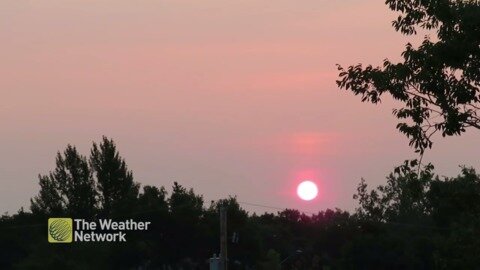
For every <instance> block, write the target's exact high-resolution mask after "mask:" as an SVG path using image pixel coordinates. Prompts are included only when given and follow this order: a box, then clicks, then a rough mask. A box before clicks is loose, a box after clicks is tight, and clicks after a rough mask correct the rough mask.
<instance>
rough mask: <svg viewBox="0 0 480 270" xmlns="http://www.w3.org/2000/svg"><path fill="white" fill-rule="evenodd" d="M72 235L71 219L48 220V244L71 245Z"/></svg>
mask: <svg viewBox="0 0 480 270" xmlns="http://www.w3.org/2000/svg"><path fill="white" fill-rule="evenodd" d="M72 235H73V221H72V219H71V218H49V219H48V242H50V243H71V242H72Z"/></svg>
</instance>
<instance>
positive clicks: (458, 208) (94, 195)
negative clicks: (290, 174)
mask: <svg viewBox="0 0 480 270" xmlns="http://www.w3.org/2000/svg"><path fill="white" fill-rule="evenodd" d="M56 160H57V162H56V168H55V169H54V170H53V171H52V172H51V173H49V174H48V175H40V176H39V183H40V191H39V193H38V195H37V196H36V197H35V198H33V199H32V202H31V212H27V211H24V210H23V209H21V210H20V211H19V212H18V213H17V214H14V215H6V214H5V215H4V216H2V217H1V219H0V269H10V268H14V269H46V268H58V267H60V268H66V267H68V268H69V269H138V268H142V267H143V269H208V263H207V261H208V258H210V257H211V256H212V255H213V254H214V253H216V254H218V252H219V207H220V206H225V207H226V208H227V215H228V231H229V233H228V236H229V241H228V249H229V259H230V260H229V264H230V269H268V270H270V269H387V268H390V269H474V268H476V266H478V265H479V263H480V262H479V260H480V259H479V258H478V256H477V254H478V252H480V240H478V239H479V238H478V237H477V234H478V228H479V226H480V218H479V217H480V176H479V175H478V174H476V173H475V171H474V170H473V169H469V168H463V169H462V171H461V174H460V175H459V176H457V177H454V178H445V179H440V178H439V177H438V176H436V175H435V174H434V172H433V166H431V165H427V166H425V167H424V168H423V169H422V170H420V171H418V170H417V166H418V164H417V163H416V161H407V162H405V163H404V164H402V165H401V166H399V167H397V168H395V170H394V172H393V173H391V174H390V175H389V176H388V177H387V182H386V184H385V185H382V186H379V187H377V188H376V189H374V190H369V189H368V187H367V185H366V182H365V181H363V180H362V181H361V182H360V184H359V186H358V192H357V194H355V195H354V198H355V199H357V200H358V202H359V207H358V209H357V210H356V211H355V213H353V214H350V213H348V212H346V211H341V210H339V209H336V210H328V209H327V210H325V211H321V212H318V213H316V214H305V213H302V212H300V211H298V210H294V209H285V210H283V211H280V212H277V213H275V214H272V213H264V214H261V215H258V214H255V213H253V214H251V213H248V212H246V211H245V210H244V209H243V208H242V207H241V205H240V204H239V202H238V201H237V200H236V198H235V197H230V198H226V199H222V200H219V201H215V202H210V203H209V204H208V205H206V204H205V202H204V200H203V198H202V196H200V195H197V194H195V192H194V191H193V190H192V189H187V188H185V187H183V186H181V185H180V184H178V183H176V182H175V183H174V184H173V187H172V192H171V193H170V194H168V192H167V191H166V189H165V188H164V187H155V186H144V187H143V188H142V189H141V191H139V187H140V186H139V184H138V183H136V182H135V181H134V178H133V173H132V172H131V171H129V170H128V168H127V166H126V163H125V161H124V159H123V158H122V157H121V156H120V155H119V153H118V151H117V150H116V146H115V144H114V142H113V141H111V140H108V139H106V138H104V139H103V140H102V142H101V143H100V144H99V145H97V144H94V145H93V147H92V151H91V156H90V159H87V158H86V157H84V156H82V155H80V154H79V153H78V152H77V150H76V148H75V147H73V146H67V148H66V150H65V151H64V152H63V154H61V153H59V154H58V155H57V158H56ZM88 161H90V162H88ZM106 172H108V173H106ZM55 216H68V217H74V218H78V217H83V218H86V219H89V220H96V219H98V218H105V217H108V218H114V219H117V220H122V219H126V218H133V219H135V220H138V221H140V220H145V221H151V222H152V227H151V228H150V230H148V231H139V232H135V233H133V234H132V235H131V237H130V238H129V239H128V242H127V243H73V244H63V245H62V244H49V243H48V242H47V233H46V232H47V228H46V226H47V218H48V217H55ZM168 267H171V268H168Z"/></svg>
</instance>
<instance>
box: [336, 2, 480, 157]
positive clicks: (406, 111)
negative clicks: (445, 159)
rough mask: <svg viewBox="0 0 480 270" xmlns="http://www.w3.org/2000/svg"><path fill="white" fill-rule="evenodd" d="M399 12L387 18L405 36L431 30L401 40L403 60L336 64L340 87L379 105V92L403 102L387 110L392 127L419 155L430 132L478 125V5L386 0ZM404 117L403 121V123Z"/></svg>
mask: <svg viewBox="0 0 480 270" xmlns="http://www.w3.org/2000/svg"><path fill="white" fill-rule="evenodd" d="M386 4H387V5H388V6H389V7H390V9H392V10H394V11H398V12H400V13H401V15H400V16H399V17H398V19H397V20H395V21H394V22H393V26H394V28H395V30H397V31H400V32H401V33H403V34H405V35H412V34H416V33H417V28H421V29H425V30H435V32H436V39H431V38H430V37H428V36H427V37H425V39H424V40H423V43H422V44H421V45H420V46H419V47H418V48H414V46H413V45H412V44H410V43H409V44H407V45H406V49H405V51H404V52H403V53H402V57H403V61H402V62H399V63H392V62H390V61H389V60H388V59H387V60H385V61H384V62H383V66H381V67H373V66H371V65H368V66H366V67H363V65H362V64H358V65H355V66H350V67H348V68H346V69H345V68H343V67H341V66H340V65H338V69H339V71H340V74H339V76H340V79H339V80H338V81H337V84H338V86H339V87H340V88H343V89H346V90H349V91H351V92H353V93H354V94H355V95H361V96H362V102H365V101H367V102H371V103H374V104H376V103H379V102H380V101H381V97H382V96H383V95H384V94H389V95H390V96H391V97H392V98H393V99H395V100H399V101H401V102H402V103H403V105H404V106H403V107H402V108H399V109H395V110H394V111H393V114H394V115H395V116H396V117H397V118H398V119H400V121H402V122H400V123H398V125H397V128H398V130H399V131H400V132H402V133H404V134H405V135H406V136H407V137H409V138H410V145H411V146H414V147H415V149H416V151H418V152H420V153H423V152H424V151H425V149H426V148H430V147H431V146H432V140H431V136H432V135H433V134H435V133H436V132H441V134H442V136H451V135H460V134H461V133H463V132H465V131H466V129H467V128H468V127H473V128H477V129H480V115H479V113H480V112H479V110H480V88H479V87H480V3H479V2H478V1H473V0H466V1H460V0H458V1H451V0H439V1H411V0H387V1H386ZM404 120H405V121H404Z"/></svg>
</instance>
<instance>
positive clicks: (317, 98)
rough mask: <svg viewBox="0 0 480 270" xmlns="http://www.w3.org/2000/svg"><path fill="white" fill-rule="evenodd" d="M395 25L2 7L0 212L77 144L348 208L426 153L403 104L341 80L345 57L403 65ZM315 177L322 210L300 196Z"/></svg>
mask: <svg viewBox="0 0 480 270" xmlns="http://www.w3.org/2000/svg"><path fill="white" fill-rule="evenodd" d="M395 16H396V15H395V14H393V13H391V12H389V10H388V9H387V7H386V6H385V5H384V4H383V1H371V0H368V1H367V0H364V1H358V0H355V1H354V0H345V1H325V0H323V1H322V0H315V1H313V0H306V1H285V0H279V1H258V0H256V1H253V0H245V1H221V0H205V1H193V0H175V1H173V0H171V1H150V0H149V1H146V0H138V1H125V0H115V1H113V0H108V1H107V0H95V1H94V0H88V1H86V0H45V1H27V0H6V1H1V2H0V39H1V40H2V42H1V45H0V46H1V50H0V59H1V61H0V74H1V75H0V97H1V99H0V123H1V126H2V129H1V131H2V132H1V133H0V211H9V212H15V211H16V210H17V209H18V208H19V207H21V206H25V207H28V206H29V198H30V197H32V196H34V195H35V194H36V193H37V192H38V189H39V187H38V179H37V175H38V174H39V173H42V174H45V173H47V172H48V171H49V170H52V169H53V168H54V157H55V153H56V152H57V151H58V150H62V149H63V148H64V147H65V146H66V144H68V143H71V144H74V145H76V146H77V147H78V148H79V149H80V151H81V152H83V153H84V154H88V151H89V147H90V145H91V142H92V141H93V140H97V141H98V140H99V139H100V138H101V136H102V135H107V136H109V137H112V138H113V139H114V140H115V141H116V142H117V144H118V146H119V149H120V151H121V154H122V155H123V156H124V157H125V158H126V160H127V164H128V165H129V167H130V169H132V170H133V171H134V176H135V178H136V181H138V182H140V183H142V184H154V185H158V186H161V185H164V186H166V187H167V188H168V189H169V190H170V186H171V185H172V183H173V181H178V182H180V183H181V184H182V185H184V186H186V187H193V188H194V189H195V191H196V192H197V193H200V194H204V197H205V199H206V201H210V200H212V199H219V198H223V197H225V196H227V195H237V196H238V199H239V200H240V201H245V202H252V203H259V204H265V205H272V206H278V207H290V208H298V209H301V210H305V211H318V210H323V209H325V208H332V207H339V208H343V209H348V210H351V209H353V208H354V207H355V202H354V201H353V200H352V194H353V193H354V192H355V190H356V186H357V184H358V182H359V181H360V178H361V177H364V178H365V179H366V180H367V182H368V183H369V184H372V185H377V184H380V183H383V182H384V179H385V178H384V176H385V175H386V174H388V173H389V172H390V171H391V170H392V168H393V167H394V166H395V165H398V164H400V163H401V162H402V161H403V160H405V159H409V158H414V157H416V156H415V154H414V152H413V150H412V149H410V148H409V147H408V143H407V139H406V138H405V137H403V135H401V134H399V133H398V132H397V131H396V130H395V125H396V120H395V119H394V117H393V116H392V115H391V109H392V104H391V103H390V102H385V103H384V104H383V105H381V106H374V105H368V104H362V103H361V102H360V101H359V98H358V97H354V96H352V95H351V94H350V93H347V92H344V91H340V90H338V89H337V87H336V85H335V79H336V74H337V72H336V68H335V64H336V63H340V64H342V65H348V64H356V63H359V62H363V63H372V64H379V63H380V62H381V61H382V60H383V59H384V58H386V57H388V58H390V59H392V60H395V59H398V55H399V54H400V52H401V50H402V48H403V46H404V44H405V43H406V42H407V41H409V40H411V39H412V37H404V36H402V35H400V34H399V33H396V32H395V31H394V30H393V28H391V26H390V22H391V20H392V19H393V18H395ZM416 39H417V41H418V38H416ZM479 139H480V133H478V132H476V131H474V130H472V131H471V132H469V133H467V134H466V135H464V136H462V137H461V138H449V139H447V140H442V139H441V138H437V141H436V142H435V145H434V147H435V148H434V149H433V150H432V151H430V152H428V153H427V155H426V157H425V159H426V160H427V161H432V162H434V164H435V165H436V167H437V171H438V172H439V173H440V174H442V175H449V176H453V175H456V174H457V173H458V172H459V169H458V165H460V164H466V165H471V166H475V167H477V168H478V167H480V166H479V165H480V160H479V159H478V152H479V147H478V141H479ZM306 177H308V178H312V180H314V181H316V182H317V183H318V185H319V189H320V197H319V198H318V199H316V200H313V201H311V202H302V201H300V200H299V199H298V198H296V195H295V187H296V184H297V183H298V182H299V180H300V179H302V178H306ZM246 208H247V209H248V210H251V211H254V210H255V211H260V212H261V211H265V210H268V209H259V208H252V207H246Z"/></svg>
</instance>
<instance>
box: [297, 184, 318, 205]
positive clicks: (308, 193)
mask: <svg viewBox="0 0 480 270" xmlns="http://www.w3.org/2000/svg"><path fill="white" fill-rule="evenodd" d="M297 194H298V197H300V199H302V200H304V201H311V200H313V199H315V198H316V197H317V194H318V188H317V185H316V184H315V183H314V182H312V181H303V182H302V183H300V185H298V187H297Z"/></svg>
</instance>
